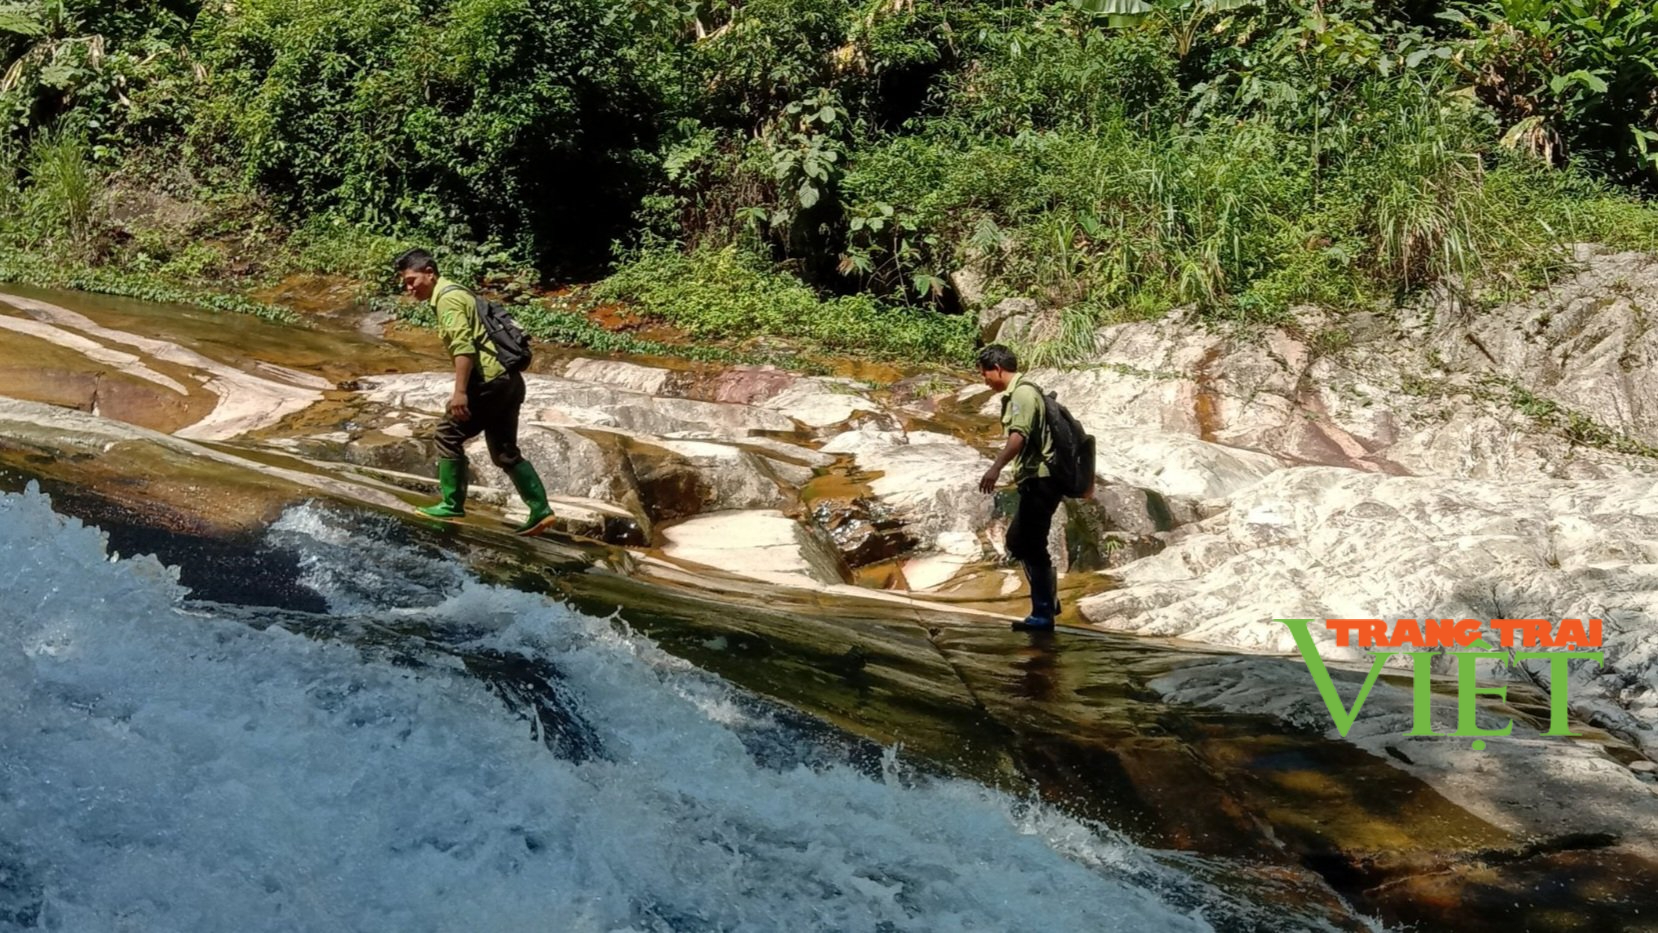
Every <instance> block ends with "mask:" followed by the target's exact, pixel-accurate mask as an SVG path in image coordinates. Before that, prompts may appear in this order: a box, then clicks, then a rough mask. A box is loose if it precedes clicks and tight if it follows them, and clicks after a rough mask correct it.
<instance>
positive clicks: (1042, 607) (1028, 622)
mask: <svg viewBox="0 0 1658 933" xmlns="http://www.w3.org/2000/svg"><path fill="white" fill-rule="evenodd" d="M1025 578H1026V579H1027V580H1029V581H1030V615H1028V616H1025V618H1023V619H1021V620H1020V621H1018V622H1015V623H1013V630H1014V631H1015V632H1042V631H1051V630H1052V629H1053V627H1054V617H1055V616H1057V615H1059V572H1058V571H1056V570H1055V569H1054V566H1053V564H1050V563H1044V564H1042V565H1041V566H1032V565H1031V564H1029V563H1027V564H1025Z"/></svg>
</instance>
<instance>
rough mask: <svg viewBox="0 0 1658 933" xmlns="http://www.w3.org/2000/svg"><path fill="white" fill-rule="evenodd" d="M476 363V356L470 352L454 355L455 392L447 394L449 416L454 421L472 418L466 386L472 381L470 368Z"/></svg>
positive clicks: (474, 366) (475, 365)
mask: <svg viewBox="0 0 1658 933" xmlns="http://www.w3.org/2000/svg"><path fill="white" fill-rule="evenodd" d="M477 365H478V358H477V357H476V356H474V355H472V354H470V353H463V354H461V355H459V356H456V357H455V392H454V394H453V395H451V396H449V417H451V418H454V419H455V420H456V421H467V420H470V419H471V418H472V410H471V409H470V408H468V407H467V400H466V386H467V384H468V383H470V382H471V381H472V370H473V369H474V368H476V367H477Z"/></svg>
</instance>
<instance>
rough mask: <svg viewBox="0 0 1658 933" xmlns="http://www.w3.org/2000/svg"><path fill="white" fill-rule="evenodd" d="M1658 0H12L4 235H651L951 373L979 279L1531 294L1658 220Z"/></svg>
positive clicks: (1291, 293)
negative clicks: (947, 364) (1583, 258)
mask: <svg viewBox="0 0 1658 933" xmlns="http://www.w3.org/2000/svg"><path fill="white" fill-rule="evenodd" d="M1655 23H1658V20H1655V18H1654V11H1653V10H1652V8H1651V5H1650V4H1637V3H1629V2H1604V0H1562V2H1547V3H1545V2H1541V0H1425V2H1414V0H1413V2H1406V0H1318V2H1314V0H1291V2H1271V3H1269V2H1246V0H1068V2H1064V3H1050V4H1010V3H1005V2H1001V0H963V2H956V0H898V2H894V0H742V2H738V0H711V2H708V3H698V4H692V5H686V4H679V3H669V2H667V0H332V2H328V3H324V2H321V0H237V2H236V3H233V4H232V3H209V4H203V3H199V2H188V0H140V2H134V3H117V2H113V0H12V2H8V3H4V4H0V69H3V71H0V123H3V127H0V246H6V247H12V248H23V249H25V250H28V251H31V252H33V253H38V254H41V255H51V256H55V257H58V258H60V259H62V260H63V261H64V262H65V263H66V264H67V265H66V268H74V269H77V270H80V269H82V267H83V265H85V264H90V265H91V266H92V267H95V268H120V269H123V270H125V271H126V272H128V273H136V274H139V275H141V276H144V277H153V279H154V281H162V280H165V281H171V282H182V283H190V284H192V285H195V284H205V283H209V282H217V281H218V280H221V279H223V278H224V277H225V276H227V275H235V276H242V277H245V278H255V279H260V280H268V279H270V278H272V277H275V276H279V275H280V274H282V273H285V272H291V271H310V272H322V273H328V274H335V275H344V276H348V277H352V278H356V279H360V280H364V281H365V282H369V283H374V284H377V285H378V286H380V287H381V288H382V289H384V288H385V287H386V286H388V285H389V272H388V268H387V267H388V266H389V262H390V260H391V258H392V257H393V256H395V255H396V254H397V253H398V252H400V251H401V250H402V249H404V248H406V247H408V246H413V245H422V246H435V247H437V248H439V250H440V252H441V253H442V254H443V255H444V256H445V257H446V258H445V264H446V265H445V269H446V271H447V272H451V273H453V274H455V275H457V276H460V277H462V278H466V279H468V280H473V281H478V282H481V283H484V284H485V285H486V286H488V287H494V288H497V289H499V290H500V291H501V292H503V293H505V294H509V295H524V294H527V293H529V291H530V289H531V287H532V286H535V285H539V284H543V283H544V282H545V281H546V280H547V279H549V278H559V277H564V278H568V277H571V276H584V277H585V276H595V277H597V276H600V275H602V274H603V273H605V272H606V271H610V266H609V264H610V263H611V262H613V261H620V265H619V266H618V267H616V268H615V269H614V271H615V275H614V277H613V278H612V279H611V280H610V281H609V282H608V283H606V284H604V285H603V286H602V287H601V288H600V289H599V293H600V294H602V295H604V296H607V297H608V298H610V299H613V300H624V301H629V302H632V303H634V304H635V305H636V307H637V308H638V310H639V311H640V312H641V313H644V314H649V315H651V316H654V317H659V318H662V319H665V320H669V321H671V322H673V323H675V324H676V325H678V326H680V327H682V328H684V329H686V330H687V331H689V332H691V333H693V334H694V335H696V336H697V337H698V338H699V339H707V340H716V339H717V340H733V341H737V340H743V339H746V338H749V337H753V336H756V335H765V336H771V337H788V338H799V339H801V340H803V341H804V342H805V343H807V344H810V345H812V346H815V347H819V348H824V349H833V350H836V351H840V352H854V353H880V354H886V355H910V356H914V357H917V358H926V359H935V360H946V359H948V360H952V361H957V360H959V359H961V358H963V357H964V356H965V353H966V350H967V349H969V348H970V344H971V342H972V339H973V334H972V327H971V324H970V323H969V318H970V317H971V314H954V313H950V312H958V311H963V310H966V311H969V312H971V311H972V310H973V308H972V307H967V305H969V304H970V302H969V301H968V300H967V299H968V296H967V295H965V294H961V293H958V292H957V287H958V286H957V284H956V283H958V282H967V281H969V280H972V281H975V282H976V283H977V284H976V286H975V288H974V289H973V290H974V291H977V292H979V293H982V294H979V295H976V296H974V300H983V301H996V300H999V299H1001V298H1004V297H1010V296H1023V297H1030V298H1034V299H1036V300H1037V301H1038V303H1039V304H1040V305H1041V306H1042V307H1043V308H1044V310H1045V311H1046V312H1048V313H1047V315H1046V318H1045V320H1046V322H1047V323H1046V324H1045V326H1046V327H1047V328H1048V330H1047V331H1045V332H1043V333H1042V334H1040V335H1039V337H1038V339H1037V340H1036V341H1035V342H1034V343H1033V344H1032V345H1031V346H1030V347H1028V348H1027V351H1028V352H1029V353H1030V354H1032V356H1033V359H1035V358H1040V359H1051V360H1052V361H1055V362H1059V361H1064V360H1068V359H1074V358H1076V357H1077V356H1078V355H1080V354H1083V353H1085V352H1086V349H1087V347H1088V346H1089V344H1090V339H1091V338H1090V336H1089V334H1090V328H1092V327H1095V326H1097V325H1099V324H1101V323H1105V322H1111V321H1120V320H1132V319H1140V318H1146V317H1151V316H1156V315H1161V314H1163V313H1166V312H1167V311H1169V310H1170V309H1172V308H1176V307H1185V308H1192V309H1195V310H1197V311H1198V312H1199V313H1200V314H1203V315H1207V316H1210V317H1215V318H1225V319H1231V320H1238V321H1243V322H1250V323H1268V322H1287V321H1290V320H1292V319H1293V317H1294V309H1295V308H1296V307H1297V306H1298V305H1303V304H1313V305H1319V306H1323V307H1327V308H1334V309H1342V308H1352V307H1362V306H1367V305H1372V304H1376V303H1386V302H1391V301H1396V300H1399V299H1400V298H1402V297H1404V296H1406V295H1408V294H1409V293H1410V292H1411V291H1413V290H1415V289H1419V288H1423V287H1426V286H1429V285H1440V286H1447V287H1452V288H1456V289H1459V290H1461V291H1463V292H1464V293H1466V294H1467V295H1469V296H1471V297H1475V298H1476V299H1477V300H1479V301H1491V300H1494V299H1495V297H1498V296H1513V295H1517V294H1520V293H1522V292H1523V291H1524V290H1525V289H1528V288H1533V287H1536V286H1538V285H1541V284H1544V283H1547V282H1548V281H1550V280H1551V279H1552V278H1553V277H1555V276H1557V275H1559V274H1560V273H1561V272H1562V271H1563V269H1564V267H1565V260H1566V256H1567V251H1565V250H1564V249H1563V248H1562V247H1563V244H1566V243H1571V242H1582V241H1599V242H1605V243H1608V244H1610V245H1614V246H1618V247H1624V248H1636V249H1647V250H1658V211H1655V210H1654V209H1653V208H1652V207H1651V206H1650V205H1649V204H1646V203H1644V202H1642V201H1641V200H1640V199H1639V195H1640V194H1641V193H1642V192H1643V191H1644V192H1646V193H1650V192H1651V191H1653V190H1655V189H1658V168H1655V167H1658V72H1655V70H1654V68H1655V65H1654V63H1655V62H1658V48H1655V46H1658V38H1655V37H1658V25H1655ZM1632 194H1633V195H1634V196H1632ZM964 272H965V273H968V274H966V275H962V273H964ZM76 275H77V276H79V275H81V273H80V272H77V273H76ZM59 278H61V276H60V277H59ZM83 278H84V276H83ZM86 280H87V281H89V282H90V281H93V280H92V279H90V278H87V279H86ZM124 281H125V280H124ZM93 284H94V285H97V284H98V283H97V282H93ZM128 285H132V283H131V282H130V281H129V282H128ZM98 287H105V286H98ZM123 287H125V286H123ZM132 287H133V288H138V287H139V286H136V285H132ZM143 287H145V288H148V286H143ZM941 312H944V313H941ZM544 325H545V326H546V327H547V328H548V329H549V330H548V333H560V334H566V335H569V336H571V338H572V339H578V338H579V339H580V340H581V341H593V342H604V341H615V340H621V339H623V338H620V337H615V336H614V335H611V336H606V335H605V334H604V333H602V332H598V331H590V330H584V329H581V328H582V325H581V324H580V322H579V319H578V318H576V317H573V316H565V317H553V318H548V319H546V321H545V322H544ZM578 331H579V333H578ZM606 345H611V344H606Z"/></svg>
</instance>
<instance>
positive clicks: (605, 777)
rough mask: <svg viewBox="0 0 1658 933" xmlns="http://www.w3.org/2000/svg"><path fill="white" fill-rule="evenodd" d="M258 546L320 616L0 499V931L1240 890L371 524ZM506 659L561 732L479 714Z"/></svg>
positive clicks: (876, 926) (984, 908)
mask: <svg viewBox="0 0 1658 933" xmlns="http://www.w3.org/2000/svg"><path fill="white" fill-rule="evenodd" d="M271 541H272V544H273V546H280V547H285V548H288V549H291V550H293V551H295V552H297V553H298V554H299V560H300V565H301V567H302V569H303V571H304V575H305V576H304V579H305V582H306V584H307V585H308V586H309V587H311V588H312V589H314V590H315V591H316V592H317V593H318V594H319V596H320V597H321V599H322V601H323V602H324V603H325V604H326V605H327V607H328V609H329V613H328V614H327V615H317V614H304V613H293V612H283V611H282V610H276V609H259V608H249V607H241V606H225V605H219V604H212V603H199V602H191V601H188V600H187V599H186V596H187V594H186V592H185V591H184V590H183V588H182V587H180V586H179V585H178V584H177V582H176V577H175V575H174V574H173V573H172V572H171V571H169V570H168V569H166V568H164V567H162V566H160V565H159V564H158V563H156V562H155V561H154V560H153V559H150V558H133V559H120V560H112V559H111V558H110V557H109V556H108V555H107V554H106V549H105V543H104V538H103V536H102V534H101V533H100V532H98V531H97V530H96V529H92V528H86V527H83V526H81V525H80V524H79V523H78V522H76V521H74V520H73V519H65V518H62V517H60V516H58V515H56V514H54V513H53V512H52V511H51V509H50V503H49V502H48V500H47V499H46V497H44V496H42V495H40V494H38V493H36V492H33V491H29V492H25V493H23V494H21V495H14V494H5V495H0V930H11V929H33V928H45V929H54V930H68V931H88V933H92V931H104V930H110V931H113V930H122V931H126V930H133V931H138V930H142V931H172V930H177V931H222V930H238V931H262V930H324V929H327V930H364V931H378V930H386V931H400V933H401V931H426V930H432V931H448V930H468V931H518V930H529V929H536V930H543V929H545V930H606V931H609V930H687V931H692V930H768V931H769V930H797V929H802V930H803V929H825V930H881V931H888V930H890V931H901V930H929V931H931V930H1011V929H1063V930H1090V931H1103V930H1133V931H1163V930H1170V931H1173V930H1201V929H1208V928H1209V922H1208V921H1209V920H1213V919H1215V914H1217V913H1227V912H1229V911H1232V910H1233V909H1235V907H1237V906H1239V905H1231V906H1227V905H1226V904H1225V902H1226V901H1227V900H1229V899H1228V898H1226V897H1225V896H1223V895H1221V894H1220V892H1209V893H1212V894H1213V895H1214V899H1213V902H1212V903H1210V902H1209V898H1208V897H1207V896H1206V894H1205V891H1204V889H1203V885H1201V884H1199V883H1196V882H1193V881H1192V880H1191V879H1189V878H1186V877H1182V876H1179V875H1178V874H1177V873H1176V872H1174V871H1173V870H1171V869H1168V868H1165V867H1163V866H1161V865H1159V864H1157V863H1156V862H1155V861H1153V859H1152V858H1151V856H1150V855H1149V854H1148V853H1147V852H1146V851H1145V850H1141V849H1139V848H1137V847H1135V846H1133V845H1132V844H1130V843H1128V842H1126V841H1123V840H1121V839H1120V838H1117V837H1116V836H1114V835H1113V834H1111V833H1109V832H1108V831H1105V830H1102V829H1100V828H1099V827H1093V826H1088V825H1084V824H1081V823H1078V822H1077V821H1074V820H1071V819H1068V818H1066V817H1065V816H1063V815H1062V814H1059V813H1057V812H1054V811H1052V810H1050V809H1048V808H1045V807H1042V806H1038V805H1032V804H1029V803H1028V802H1025V801H1019V800H1014V799H1011V798H1008V797H1006V796H1005V795H1002V794H999V793H995V792H992V791H989V790H987V789H985V788H983V787H981V786H979V785H976V784H972V783H969V782H964V781H957V780H949V779H939V778H931V777H923V776H919V775H916V774H913V773H909V772H907V771H906V769H904V768H903V767H902V766H900V765H899V764H898V762H897V761H896V759H895V758H893V757H892V756H890V755H888V756H884V757H877V758H876V759H875V760H873V761H870V760H868V759H867V758H866V759H865V760H862V761H860V760H854V759H853V758H850V757H848V755H847V754H846V748H845V745H844V744H837V742H835V741H826V740H825V739H824V738H823V736H821V735H814V734H812V733H811V732H810V731H809V730H802V729H801V728H799V726H798V724H794V723H791V722H789V721H787V720H786V719H785V718H780V717H775V716H773V715H771V714H770V713H769V712H768V709H767V707H766V706H765V704H763V703H760V702H758V701H756V700H754V698H752V697H749V696H748V695H746V694H743V693H742V692H740V691H738V690H735V689H734V688H732V687H730V686H729V685H727V684H725V683H724V682H722V681H720V680H718V679H717V678H715V677H713V676H711V675H708V674H706V673H703V672H701V671H698V670H696V669H695V668H693V667H691V666H689V665H688V664H685V663H684V662H681V661H679V660H677V659H675V658H672V657H670V656H668V655H666V654H664V653H663V652H661V651H659V650H657V649H656V648H655V647H654V646H653V645H651V644H650V643H649V642H648V641H647V640H645V639H643V638H641V637H638V636H636V635H630V634H628V633H626V632H625V631H622V630H620V629H619V627H618V626H616V625H613V624H612V623H611V622H610V621H609V620H605V619H598V618H593V617H590V616H584V615H581V614H579V613H576V612H574V611H572V610H570V609H568V608H566V607H563V606H561V605H558V604H555V603H552V602H550V601H548V600H546V599H544V598H542V597H539V596H533V595H529V594H524V593H520V592H517V591H514V590H510V589H503V588H498V587H492V586H487V585H483V584H480V583H477V582H476V581H474V580H472V579H470V578H469V577H468V576H467V575H466V574H465V573H464V572H463V571H462V570H461V569H460V568H459V567H458V566H456V565H453V564H451V563H447V562H445V561H444V560H442V558H441V555H438V554H436V553H424V552H421V551H420V550H418V549H415V548H412V547H410V546H408V545H407V544H403V543H399V542H398V541H397V538H396V536H395V534H390V533H385V534H379V533H375V531H374V530H373V529H372V528H371V529H366V530H365V529H363V528H361V527H352V526H351V525H349V524H346V523H342V522H339V521H337V520H334V519H333V517H331V516H330V514H329V513H327V512H325V511H322V510H319V509H314V508H311V507H306V508H301V509H296V510H294V511H293V512H290V513H289V514H288V515H287V516H286V517H285V518H284V519H283V520H282V521H281V522H280V523H278V525H277V526H276V527H275V528H273V530H272V532H271ZM301 631H303V632H307V633H309V634H308V635H307V634H300V633H299V632H301ZM480 659H484V660H485V661H489V663H491V664H492V663H494V661H490V659H495V660H496V661H499V660H502V659H505V661H506V662H510V663H509V664H508V667H510V668H511V670H510V671H509V672H508V673H507V674H506V675H503V677H502V678H498V679H497V681H496V682H495V683H494V684H493V685H492V683H491V681H490V679H489V678H488V677H483V676H479V670H480ZM486 666H487V665H486ZM525 671H529V672H531V674H533V675H535V676H537V677H541V676H543V675H545V676H544V677H543V679H544V680H547V681H551V683H550V685H549V684H542V686H543V687H545V689H542V690H540V695H541V700H542V703H541V706H542V709H543V712H544V713H545V714H546V715H544V716H543V717H542V719H543V722H542V725H543V727H545V726H546V720H549V719H551V720H554V723H553V726H554V728H555V729H557V728H562V729H566V730H568V733H569V736H574V737H575V738H574V739H572V740H571V741H567V742H563V743H560V742H551V741H541V742H537V741H533V740H532V739H531V735H530V728H529V726H528V725H527V723H526V720H525V719H524V718H523V717H522V716H519V715H515V714H514V712H513V710H512V708H511V706H512V704H510V703H504V702H503V689H502V683H503V682H505V681H511V680H513V678H515V677H516V678H519V679H520V680H522V678H523V677H524V676H526V675H525V673H524V672H525ZM508 692H509V693H510V691H508ZM507 699H508V700H511V699H512V697H510V696H508V697H507ZM519 699H520V700H522V699H523V698H522V697H520V698H519ZM530 705H531V706H533V705H534V704H530ZM518 706H519V708H520V711H522V710H523V709H524V708H525V704H523V703H519V704H518ZM567 737H568V736H567ZM1219 925H1220V926H1226V925H1228V924H1226V923H1225V922H1224V917H1223V918H1222V922H1221V923H1220V924H1219Z"/></svg>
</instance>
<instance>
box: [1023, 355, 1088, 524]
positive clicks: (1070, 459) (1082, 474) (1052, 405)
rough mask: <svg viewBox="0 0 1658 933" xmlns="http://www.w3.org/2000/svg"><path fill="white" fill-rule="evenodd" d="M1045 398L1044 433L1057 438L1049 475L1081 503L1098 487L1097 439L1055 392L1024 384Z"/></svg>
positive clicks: (1043, 407)
mask: <svg viewBox="0 0 1658 933" xmlns="http://www.w3.org/2000/svg"><path fill="white" fill-rule="evenodd" d="M1020 385H1028V386H1030V387H1031V388H1033V389H1035V390H1036V394H1037V395H1040V396H1042V429H1043V430H1045V431H1047V432H1048V436H1049V437H1051V438H1053V444H1054V451H1053V456H1052V457H1049V458H1048V461H1047V463H1048V474H1049V475H1050V476H1052V477H1053V478H1054V480H1055V481H1056V482H1058V483H1059V488H1060V491H1061V492H1063V493H1064V494H1065V496H1066V497H1067V498H1071V499H1079V498H1082V497H1083V496H1086V495H1088V491H1089V490H1090V489H1092V488H1093V486H1094V436H1093V435H1092V434H1089V433H1088V432H1087V431H1086V430H1085V429H1084V428H1083V426H1082V422H1080V421H1078V420H1077V419H1076V417H1075V416H1073V415H1072V414H1071V412H1070V409H1068V408H1066V407H1065V406H1064V405H1061V404H1060V403H1059V399H1058V398H1057V397H1056V396H1055V395H1054V393H1052V392H1044V391H1042V387H1041V386H1038V385H1036V384H1035V383H1033V382H1021V383H1020Z"/></svg>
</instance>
